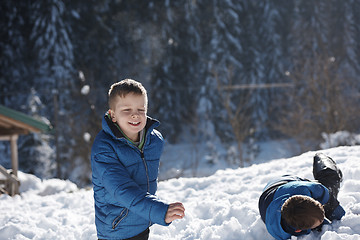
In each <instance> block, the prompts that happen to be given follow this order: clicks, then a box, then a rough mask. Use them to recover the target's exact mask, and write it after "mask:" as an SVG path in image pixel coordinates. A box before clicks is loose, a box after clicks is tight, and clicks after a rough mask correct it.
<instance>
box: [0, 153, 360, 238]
mask: <svg viewBox="0 0 360 240" xmlns="http://www.w3.org/2000/svg"><path fill="white" fill-rule="evenodd" d="M317 152H320V151H317ZM321 152H323V153H325V154H327V155H329V156H331V157H332V158H333V159H334V160H335V161H336V162H337V164H338V166H339V167H340V168H341V170H342V172H343V175H344V180H343V182H342V185H341V189H340V193H339V197H338V198H339V201H340V203H341V205H342V206H343V207H344V209H345V210H346V215H345V216H344V217H343V219H342V220H341V221H336V222H334V223H333V224H332V225H327V226H324V227H323V230H322V231H321V232H312V233H310V234H309V235H306V236H302V237H299V238H296V237H293V238H292V239H300V240H315V239H322V240H340V239H346V240H358V239H360V215H359V214H360V164H359V162H360V146H352V147H336V148H331V149H326V150H321ZM315 153H316V152H315V151H314V152H307V153H304V154H302V155H300V156H295V157H291V158H281V159H275V160H272V161H269V162H266V163H258V164H254V165H251V166H248V167H246V168H238V169H226V170H218V171H217V172H216V173H214V174H213V175H211V176H208V177H201V178H179V179H170V180H167V181H161V182H160V183H159V188H158V192H157V195H158V196H159V197H160V198H161V199H163V200H164V201H166V202H174V201H181V202H183V203H184V206H185V208H186V216H185V218H184V219H182V220H177V221H174V222H173V223H172V224H171V225H170V226H168V227H164V226H159V225H154V226H152V227H151V232H150V240H168V239H170V240H172V239H174V240H180V239H181V240H192V239H203V240H212V239H219V240H220V239H221V240H232V239H234V240H235V239H236V240H238V239H246V240H264V239H265V240H266V239H269V240H271V239H273V238H272V237H271V236H270V235H269V234H268V232H267V231H266V228H265V225H264V223H263V222H262V221H261V219H260V215H259V212H258V207H257V204H258V198H259V196H260V194H261V192H262V189H263V188H264V186H265V185H266V183H267V182H268V181H269V180H270V179H271V178H273V177H277V176H281V175H283V174H296V175H298V176H301V177H306V178H310V179H312V178H313V177H312V159H313V156H314V154H315ZM19 178H20V180H21V188H20V191H21V195H20V196H19V195H18V196H15V197H9V196H7V195H1V196H0V213H1V214H0V240H5V239H6V240H12V239H14V240H25V239H36V240H47V239H49V240H50V239H51V240H57V239H58V240H60V239H61V240H63V239H64V240H69V239H70V240H72V239H74V240H75V239H76V240H96V239H97V237H96V229H95V224H94V206H93V205H94V202H93V192H92V189H91V188H88V189H78V188H77V187H76V185H75V184H74V183H72V182H70V181H64V180H59V179H49V180H40V179H39V178H37V177H35V176H34V175H30V174H25V173H22V172H19Z"/></svg>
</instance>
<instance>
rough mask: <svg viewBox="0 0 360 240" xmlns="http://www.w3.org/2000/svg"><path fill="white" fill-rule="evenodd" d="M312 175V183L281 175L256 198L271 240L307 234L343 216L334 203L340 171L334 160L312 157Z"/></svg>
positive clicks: (339, 207)
mask: <svg viewBox="0 0 360 240" xmlns="http://www.w3.org/2000/svg"><path fill="white" fill-rule="evenodd" d="M313 175H314V178H315V179H316V181H311V180H308V179H304V178H300V177H297V176H290V175H285V176H282V177H280V178H278V179H274V180H272V181H270V182H269V183H268V184H267V185H266V187H265V189H264V191H263V193H262V195H261V196H260V199H259V211H260V215H261V219H262V220H263V221H264V223H265V225H266V228H267V230H268V232H269V233H270V234H271V235H272V236H273V237H274V238H276V239H280V240H282V239H289V238H291V236H292V235H294V236H300V235H304V234H309V233H310V231H311V230H312V229H318V230H320V229H321V226H322V225H323V224H324V223H330V221H332V220H340V219H341V218H342V217H343V216H344V215H345V211H344V209H343V208H342V207H341V206H340V205H339V201H338V200H337V195H338V192H339V189H340V182H341V181H342V172H341V170H340V169H339V168H338V167H337V166H336V163H335V161H334V160H333V159H331V158H330V157H328V156H326V155H324V154H321V153H320V154H316V155H315V156H314V163H313Z"/></svg>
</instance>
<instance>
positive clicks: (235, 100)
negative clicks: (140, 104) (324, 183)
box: [0, 0, 360, 185]
mask: <svg viewBox="0 0 360 240" xmlns="http://www.w3.org/2000/svg"><path fill="white" fill-rule="evenodd" d="M0 13H1V14H0V54H1V58H0V104H2V105H5V106H7V107H10V108H13V109H15V110H19V111H21V112H24V113H27V114H29V115H31V116H33V117H35V118H39V119H42V120H43V121H46V122H49V123H50V124H51V125H52V126H54V131H53V132H51V133H44V134H38V135H27V136H23V137H21V138H19V160H20V163H19V166H20V170H23V171H25V172H29V173H33V174H36V175H37V176H40V177H44V178H46V177H54V176H56V177H59V178H63V179H68V178H69V179H72V180H73V181H75V182H76V183H78V184H80V185H86V184H88V183H89V179H90V176H91V171H90V166H89V164H90V161H89V156H90V150H91V144H92V141H93V139H94V137H95V136H96V134H97V133H98V132H99V130H100V129H101V118H102V116H103V114H104V113H105V111H106V110H107V91H108V89H109V86H110V85H111V84H112V83H114V82H116V81H119V80H121V79H124V78H133V79H135V80H138V81H141V82H142V83H143V84H144V86H145V87H146V88H147V90H148V94H149V115H150V116H152V117H154V118H157V119H159V120H160V121H161V126H160V127H159V130H160V131H161V132H162V133H163V135H164V138H165V139H166V140H167V142H168V143H169V144H178V143H184V142H186V143H189V144H195V146H200V144H199V143H205V146H207V148H208V149H207V150H206V151H207V153H208V154H209V155H210V154H211V152H213V151H215V150H214V149H213V147H212V145H211V143H212V142H215V141H219V142H221V144H222V145H223V146H224V148H228V149H229V155H231V154H232V155H231V156H232V157H231V159H232V160H231V161H233V162H234V163H236V164H237V165H239V166H244V163H246V162H251V161H252V159H253V156H254V155H256V154H257V153H258V152H259V151H260V149H259V148H258V143H259V142H261V141H268V140H274V139H292V140H294V143H296V145H297V146H299V149H300V150H299V151H300V152H304V151H308V150H313V149H318V148H319V144H320V143H321V142H322V141H323V140H324V138H326V137H327V136H329V135H330V134H332V133H336V132H339V131H347V132H349V138H351V134H356V133H359V130H360V124H359V121H358V119H360V116H359V115H360V113H359V110H358V106H359V104H360V81H359V77H358V76H359V73H360V41H359V40H360V1H357V0H347V1H342V0H313V1H308V0H298V1H296V0H273V1H251V0H241V1H239V0H187V1H185V0H178V1H170V0H156V1H145V0H143V1H141V0H135V1H121V0H117V1H114V0H100V1H99V0H96V1H95V0H88V1H80V0H71V1H70V0H21V1H0ZM234 144H235V146H236V148H235V150H233V151H232V149H234V148H233V146H234ZM344 144H346V142H344ZM34 146H35V148H34ZM0 150H1V152H2V153H5V155H2V156H0V163H1V164H4V165H5V166H6V165H9V164H10V163H9V162H8V160H7V159H9V155H10V150H9V147H8V146H7V143H5V142H0ZM230 150H231V151H230ZM7 167H9V166H7ZM79 173H80V174H79Z"/></svg>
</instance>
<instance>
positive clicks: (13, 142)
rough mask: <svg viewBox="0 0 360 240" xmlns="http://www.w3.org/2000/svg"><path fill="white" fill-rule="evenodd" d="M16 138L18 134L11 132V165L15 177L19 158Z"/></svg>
mask: <svg viewBox="0 0 360 240" xmlns="http://www.w3.org/2000/svg"><path fill="white" fill-rule="evenodd" d="M17 139H18V135H16V134H13V135H11V136H10V143H11V165H12V170H13V174H14V175H15V176H16V177H17V176H18V175H17V174H18V169H19V159H18V147H17Z"/></svg>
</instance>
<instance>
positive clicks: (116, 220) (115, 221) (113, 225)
mask: <svg viewBox="0 0 360 240" xmlns="http://www.w3.org/2000/svg"><path fill="white" fill-rule="evenodd" d="M125 210H126V214H125V215H124V216H123V217H121V215H123V213H124V211H125ZM128 213H129V210H128V209H127V208H124V210H122V211H121V213H120V215H119V216H117V217H116V218H115V219H114V221H113V224H112V229H115V228H116V226H117V225H119V223H120V222H121V221H122V220H123V219H124V218H125V217H126V216H127V215H128ZM119 218H120V219H119Z"/></svg>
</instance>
